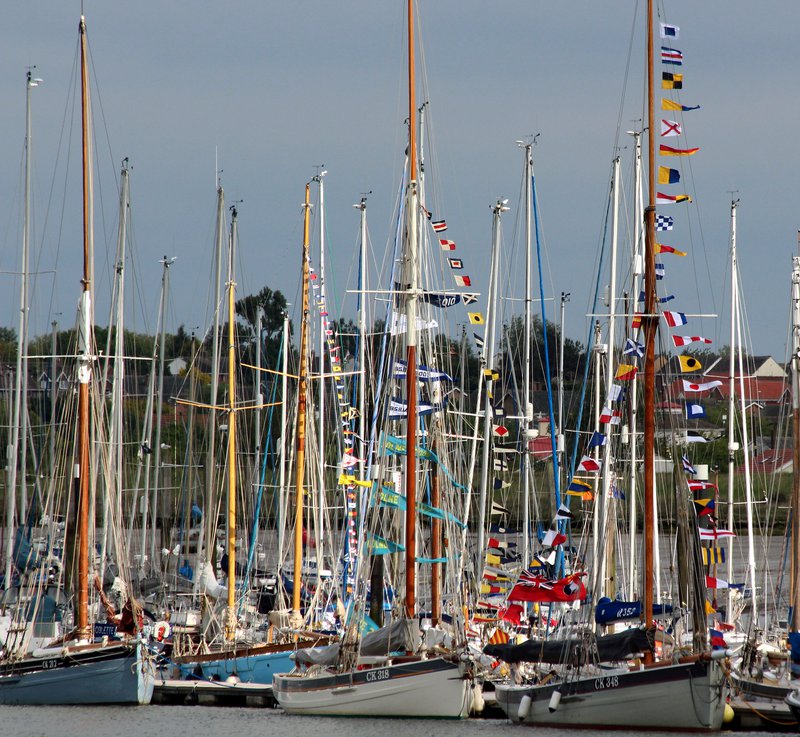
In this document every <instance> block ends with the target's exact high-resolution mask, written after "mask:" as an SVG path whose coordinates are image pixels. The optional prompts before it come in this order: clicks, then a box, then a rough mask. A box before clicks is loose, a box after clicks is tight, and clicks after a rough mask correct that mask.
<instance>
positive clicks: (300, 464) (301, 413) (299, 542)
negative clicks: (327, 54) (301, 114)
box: [284, 183, 311, 620]
mask: <svg viewBox="0 0 800 737" xmlns="http://www.w3.org/2000/svg"><path fill="white" fill-rule="evenodd" d="M310 214H311V204H310V184H308V183H307V184H306V198H305V202H304V204H303V269H302V273H303V286H302V290H303V311H302V315H301V322H300V359H299V366H298V372H297V373H298V377H299V381H298V383H297V430H296V450H295V495H296V498H297V502H296V505H295V509H296V517H295V520H294V577H293V579H292V617H293V619H295V620H297V619H298V618H299V617H300V586H301V581H302V571H303V483H304V476H305V465H306V351H307V346H306V342H307V339H308V338H307V329H306V327H307V326H306V323H307V322H308V248H309V244H308V231H309V220H310ZM284 350H288V346H285V347H284Z"/></svg>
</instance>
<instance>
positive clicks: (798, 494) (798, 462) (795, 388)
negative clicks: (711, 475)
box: [789, 234, 800, 633]
mask: <svg viewBox="0 0 800 737" xmlns="http://www.w3.org/2000/svg"><path fill="white" fill-rule="evenodd" d="M798 237H799V238H800V234H798ZM798 580H800V256H792V560H791V590H790V596H791V600H790V603H791V612H792V620H791V622H790V626H789V631H790V632H793V633H796V632H800V585H798Z"/></svg>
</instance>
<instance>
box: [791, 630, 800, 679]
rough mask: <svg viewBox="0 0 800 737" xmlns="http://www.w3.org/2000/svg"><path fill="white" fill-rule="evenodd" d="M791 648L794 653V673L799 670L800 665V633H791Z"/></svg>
mask: <svg viewBox="0 0 800 737" xmlns="http://www.w3.org/2000/svg"><path fill="white" fill-rule="evenodd" d="M789 648H790V649H791V651H792V672H793V673H794V672H796V670H798V668H797V666H798V665H800V632H790V633H789Z"/></svg>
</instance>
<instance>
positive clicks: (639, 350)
mask: <svg viewBox="0 0 800 737" xmlns="http://www.w3.org/2000/svg"><path fill="white" fill-rule="evenodd" d="M622 353H623V355H625V356H633V355H636V356H639V358H643V357H644V346H643V345H642V344H641V343H638V342H637V341H635V340H631V339H630V338H627V339H626V340H625V348H624V349H623V351H622Z"/></svg>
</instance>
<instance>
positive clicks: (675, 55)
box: [661, 46, 683, 66]
mask: <svg viewBox="0 0 800 737" xmlns="http://www.w3.org/2000/svg"><path fill="white" fill-rule="evenodd" d="M661 63H662V64H673V65H674V66H680V65H681V64H683V53H682V52H680V51H678V49H673V48H670V47H669V46H662V47H661Z"/></svg>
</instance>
